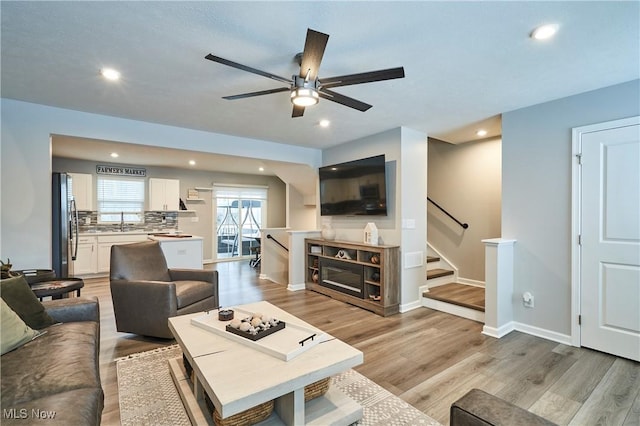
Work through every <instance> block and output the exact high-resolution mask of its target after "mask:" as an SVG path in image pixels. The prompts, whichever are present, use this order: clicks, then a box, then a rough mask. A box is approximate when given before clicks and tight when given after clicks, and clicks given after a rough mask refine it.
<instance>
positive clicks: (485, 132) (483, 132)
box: [476, 129, 487, 137]
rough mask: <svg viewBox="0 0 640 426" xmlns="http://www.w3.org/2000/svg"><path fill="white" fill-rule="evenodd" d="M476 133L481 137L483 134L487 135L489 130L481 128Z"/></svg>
mask: <svg viewBox="0 0 640 426" xmlns="http://www.w3.org/2000/svg"><path fill="white" fill-rule="evenodd" d="M476 135H477V136H480V137H482V136H487V131H486V130H484V129H480V130H478V131H477V132H476Z"/></svg>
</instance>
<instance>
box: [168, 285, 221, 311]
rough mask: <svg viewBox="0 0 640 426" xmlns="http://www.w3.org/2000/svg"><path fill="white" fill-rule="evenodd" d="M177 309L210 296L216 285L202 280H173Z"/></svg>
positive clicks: (213, 292)
mask: <svg viewBox="0 0 640 426" xmlns="http://www.w3.org/2000/svg"><path fill="white" fill-rule="evenodd" d="M175 284H176V299H177V302H178V309H182V308H184V307H185V306H189V305H193V304H194V303H196V302H199V301H201V300H204V299H206V298H207V297H212V296H213V295H214V294H215V291H216V287H215V285H214V284H212V283H207V282H204V281H175Z"/></svg>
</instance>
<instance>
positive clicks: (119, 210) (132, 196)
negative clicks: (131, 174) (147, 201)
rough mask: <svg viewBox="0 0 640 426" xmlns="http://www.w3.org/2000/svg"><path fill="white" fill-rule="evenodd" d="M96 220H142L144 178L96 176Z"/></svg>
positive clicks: (105, 221) (139, 221)
mask: <svg viewBox="0 0 640 426" xmlns="http://www.w3.org/2000/svg"><path fill="white" fill-rule="evenodd" d="M97 199H98V222H100V223H109V222H118V223H119V222H120V220H121V219H123V218H124V221H125V222H127V223H142V222H144V179H131V178H122V177H111V176H98V196H97Z"/></svg>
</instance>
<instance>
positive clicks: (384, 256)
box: [305, 238, 400, 316]
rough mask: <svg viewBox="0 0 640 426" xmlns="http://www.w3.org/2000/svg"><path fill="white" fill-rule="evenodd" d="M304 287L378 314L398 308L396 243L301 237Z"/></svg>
mask: <svg viewBox="0 0 640 426" xmlns="http://www.w3.org/2000/svg"><path fill="white" fill-rule="evenodd" d="M305 262H306V265H305V266H306V278H305V282H306V284H305V285H306V288H307V289H308V290H313V291H315V292H318V293H321V294H324V295H326V296H330V297H332V298H334V299H336V300H340V301H342V302H346V303H350V304H352V305H355V306H359V307H361V308H363V309H366V310H369V311H372V312H374V313H376V314H378V315H382V316H388V315H393V314H397V313H398V312H399V307H400V268H399V265H400V248H399V246H388V245H369V244H359V243H352V242H348V241H328V240H322V239H313V238H307V239H305Z"/></svg>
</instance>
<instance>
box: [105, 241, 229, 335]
mask: <svg viewBox="0 0 640 426" xmlns="http://www.w3.org/2000/svg"><path fill="white" fill-rule="evenodd" d="M110 281H111V299H112V300H113V311H114V314H115V318H116V328H117V330H118V331H121V332H125V333H135V334H140V335H143V336H153V337H161V338H165V339H170V338H172V337H173V335H172V334H171V331H169V326H168V322H167V319H168V318H169V317H174V316H177V315H184V314H190V313H194V312H200V311H205V310H210V309H215V308H217V307H218V300H219V299H218V271H210V270H202V269H169V268H168V267H167V261H166V259H165V257H164V253H163V252H162V249H161V248H160V243H159V242H157V241H144V242H140V243H133V244H123V245H114V246H112V247H111V272H110Z"/></svg>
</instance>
